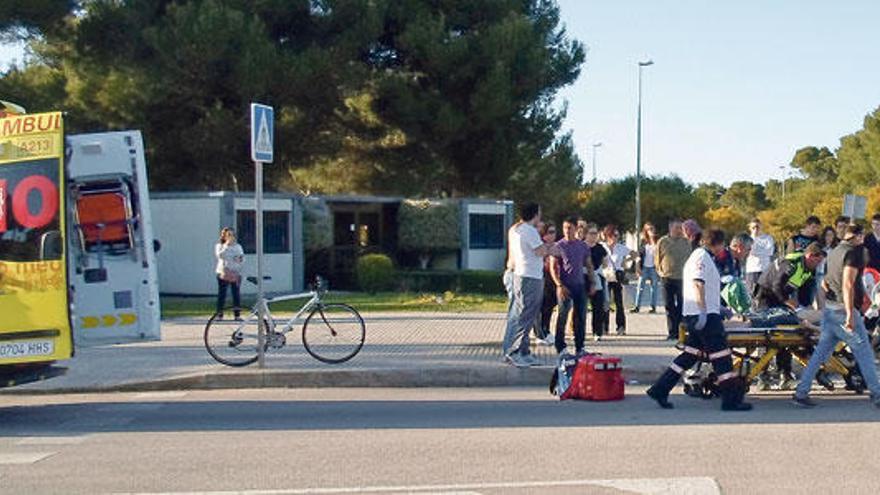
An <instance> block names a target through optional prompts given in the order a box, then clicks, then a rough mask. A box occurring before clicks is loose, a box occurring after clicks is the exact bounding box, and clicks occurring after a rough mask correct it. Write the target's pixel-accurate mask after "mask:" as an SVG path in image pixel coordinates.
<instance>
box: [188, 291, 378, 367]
mask: <svg viewBox="0 0 880 495" xmlns="http://www.w3.org/2000/svg"><path fill="white" fill-rule="evenodd" d="M270 278H271V277H264V279H270ZM247 280H248V281H249V282H251V283H252V284H254V285H256V283H257V278H256V277H247ZM326 293H327V284H326V281H325V280H324V279H322V278H321V277H318V278H317V280H316V283H315V286H314V290H311V291H309V292H302V293H298V294H287V295H281V296H276V297H264V298H262V299H258V300H257V301H256V302H255V303H254V305H253V307H252V309H251V311H250V313H249V314H248V315H247V317H245V318H244V319H236V320H225V319H223V318H222V316H221V314H220V313H215V314H214V315H213V316H212V317H211V319H209V320H208V323H207V325H205V348H206V349H207V350H208V354H210V355H211V357H213V358H214V359H215V360H217V361H218V362H220V363H222V364H225V365H227V366H236V367H239V366H247V365H249V364H252V363H254V362H255V361H256V360H257V358H258V353H257V350H258V348H259V344H258V332H259V327H258V325H259V324H260V323H262V327H263V335H264V339H265V340H264V343H263V349H264V352H269V351H276V350H280V349H281V348H283V347H284V346H285V344H286V343H287V338H286V335H287V334H288V333H290V332H291V331H293V327H294V325H297V324H298V323H299V321H300V318H301V317H302V316H303V315H304V314H306V313H308V316H307V317H306V318H305V319H304V320H302V322H303V323H302V341H303V347H305V349H306V352H308V353H309V355H311V356H312V357H313V358H315V359H317V360H318V361H321V362H323V363H328V364H339V363H344V362H346V361H348V360H349V359H351V358H353V357H354V356H355V355H357V353H358V352H360V350H361V348H362V347H363V346H364V340H365V338H366V327H365V325H364V319H363V318H362V317H361V315H360V313H358V312H357V310H356V309H354V308H353V307H351V306H349V305H348V304H344V303H325V302H324V301H323V297H324V295H325V294H326ZM305 298H309V300H308V301H306V303H305V304H304V305H303V306H302V307H301V308H300V309H299V311H298V312H297V313H296V314H295V315H294V316H293V317H292V318H291V319H290V320H288V321H287V323H285V324H284V327H282V328H281V329H280V330H277V329H276V323H275V318H274V317H273V316H272V313H271V312H270V311H269V305H270V304H272V303H277V302H281V301H289V300H293V299H305ZM260 309H262V312H263V315H264V318H263V321H262V322H260V321H259V317H258V315H259V314H260V311H259V310H260Z"/></svg>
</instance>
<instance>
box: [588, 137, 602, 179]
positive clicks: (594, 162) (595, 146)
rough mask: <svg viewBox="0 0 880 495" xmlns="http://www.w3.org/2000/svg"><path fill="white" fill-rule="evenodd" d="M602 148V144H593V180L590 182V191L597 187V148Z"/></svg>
mask: <svg viewBox="0 0 880 495" xmlns="http://www.w3.org/2000/svg"><path fill="white" fill-rule="evenodd" d="M599 146H602V143H593V180H592V182H590V189H593V188H595V187H596V148H598V147H599Z"/></svg>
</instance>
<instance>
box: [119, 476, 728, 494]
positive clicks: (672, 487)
mask: <svg viewBox="0 0 880 495" xmlns="http://www.w3.org/2000/svg"><path fill="white" fill-rule="evenodd" d="M590 485H592V486H601V487H606V488H615V489H618V490H626V491H630V492H633V493H638V494H648V495H650V494H661V493H675V494H683V495H720V494H721V489H720V487H719V486H718V483H716V482H715V480H714V479H713V478H705V477H703V478H643V479H617V480H556V481H552V480H548V481H522V482H509V483H464V484H458V485H409V486H356V487H347V488H291V489H280V490H232V491H210V492H142V493H138V494H133V493H129V494H118V495H331V494H337V493H394V492H415V493H419V492H421V493H422V495H424V492H429V491H430V492H450V491H453V492H459V493H460V492H463V491H473V490H494V489H504V488H510V489H516V488H553V487H566V486H590Z"/></svg>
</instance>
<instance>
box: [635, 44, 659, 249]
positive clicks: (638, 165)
mask: <svg viewBox="0 0 880 495" xmlns="http://www.w3.org/2000/svg"><path fill="white" fill-rule="evenodd" d="M649 65H654V61H653V60H647V61H644V62H639V104H638V121H637V125H636V230H635V231H636V232H638V231H639V229H640V228H641V225H642V69H643V68H644V67H647V66H649ZM638 243H639V236H638V235H637V236H636V248H638V247H639V246H638Z"/></svg>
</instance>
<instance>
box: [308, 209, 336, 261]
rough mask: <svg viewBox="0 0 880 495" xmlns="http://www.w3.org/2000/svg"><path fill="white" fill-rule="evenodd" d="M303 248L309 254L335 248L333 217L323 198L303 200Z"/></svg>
mask: <svg viewBox="0 0 880 495" xmlns="http://www.w3.org/2000/svg"><path fill="white" fill-rule="evenodd" d="M302 205H303V216H302V221H303V226H302V232H303V233H302V235H303V248H304V249H305V250H306V251H307V252H311V251H321V250H323V249H326V248H329V247H331V246H333V216H332V215H331V214H330V208H329V207H328V206H327V203H326V202H325V201H324V200H323V199H321V198H303V200H302Z"/></svg>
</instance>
